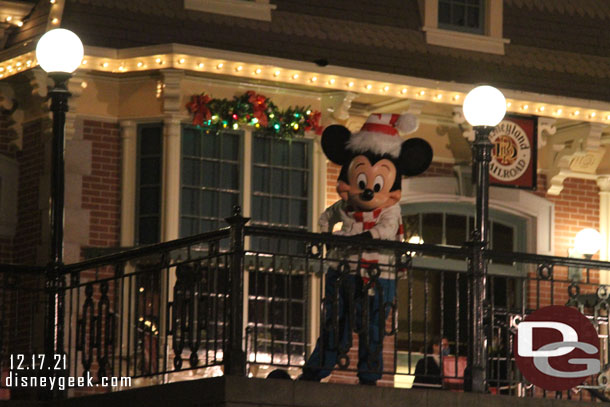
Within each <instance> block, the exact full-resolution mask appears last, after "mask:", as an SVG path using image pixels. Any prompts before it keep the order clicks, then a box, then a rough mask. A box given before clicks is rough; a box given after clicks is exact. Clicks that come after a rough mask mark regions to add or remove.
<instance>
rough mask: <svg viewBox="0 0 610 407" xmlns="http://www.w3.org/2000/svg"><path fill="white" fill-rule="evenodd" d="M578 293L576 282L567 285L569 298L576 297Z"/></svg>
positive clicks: (578, 287)
mask: <svg viewBox="0 0 610 407" xmlns="http://www.w3.org/2000/svg"><path fill="white" fill-rule="evenodd" d="M578 294H580V286H579V285H578V284H576V283H572V284H570V285H569V286H568V295H569V296H570V298H571V299H576V297H577V296H578Z"/></svg>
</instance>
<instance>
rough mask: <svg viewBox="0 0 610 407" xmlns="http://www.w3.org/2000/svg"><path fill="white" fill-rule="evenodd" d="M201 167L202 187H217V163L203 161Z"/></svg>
mask: <svg viewBox="0 0 610 407" xmlns="http://www.w3.org/2000/svg"><path fill="white" fill-rule="evenodd" d="M201 166H202V177H203V179H202V183H201V186H203V187H213V188H215V187H218V175H219V174H218V169H219V168H218V167H219V165H218V163H217V162H214V161H208V160H203V161H202V162H201Z"/></svg>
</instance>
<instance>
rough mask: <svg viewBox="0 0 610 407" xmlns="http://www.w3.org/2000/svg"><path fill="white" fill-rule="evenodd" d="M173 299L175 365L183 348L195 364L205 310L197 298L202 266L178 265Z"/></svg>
mask: <svg viewBox="0 0 610 407" xmlns="http://www.w3.org/2000/svg"><path fill="white" fill-rule="evenodd" d="M176 277H177V279H176V285H175V286H174V301H173V303H172V326H173V328H172V331H171V332H172V335H173V350H174V367H175V368H176V369H178V370H179V369H181V368H182V352H183V351H184V348H185V347H188V349H189V350H190V351H191V354H190V356H189V364H190V365H191V367H197V365H198V363H199V357H198V354H197V352H198V351H199V348H200V347H201V339H202V338H201V326H202V324H203V319H202V318H203V316H204V312H205V310H204V309H201V308H202V307H201V305H202V304H203V303H202V302H201V301H200V286H201V284H200V282H201V279H202V271H201V265H200V264H199V263H194V264H192V265H181V266H178V268H177V270H176Z"/></svg>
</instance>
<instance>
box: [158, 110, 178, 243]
mask: <svg viewBox="0 0 610 407" xmlns="http://www.w3.org/2000/svg"><path fill="white" fill-rule="evenodd" d="M180 131H181V120H180V118H177V117H173V116H169V117H167V118H166V119H165V120H164V121H163V180H162V190H163V192H162V193H161V197H162V198H161V241H164V242H167V241H169V240H174V239H177V238H178V233H179V224H180Z"/></svg>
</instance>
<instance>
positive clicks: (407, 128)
mask: <svg viewBox="0 0 610 407" xmlns="http://www.w3.org/2000/svg"><path fill="white" fill-rule="evenodd" d="M417 127H418V123H417V118H416V117H415V116H413V115H411V114H404V115H397V114H373V115H371V116H370V117H369V118H368V119H367V121H366V123H365V124H364V125H363V126H362V129H361V130H360V131H359V132H358V133H355V134H351V133H350V131H349V130H348V129H347V128H345V127H343V126H341V125H332V126H329V127H327V128H326V129H325V130H324V133H323V134H322V149H323V150H324V154H325V155H326V156H327V157H328V159H329V160H331V161H332V162H334V163H335V164H338V165H340V166H341V172H340V174H339V178H338V180H337V193H338V194H339V196H340V197H341V199H340V200H339V201H337V202H336V203H335V204H333V205H332V206H330V207H328V208H327V209H326V210H325V211H324V213H322V215H321V216H320V219H319V222H318V224H319V226H320V231H321V232H322V233H328V232H331V231H332V230H333V226H334V225H335V224H337V223H339V222H341V223H342V226H341V229H340V230H338V231H335V232H333V233H334V234H337V235H343V236H356V237H358V238H374V239H387V240H402V235H403V227H402V216H401V211H400V205H399V204H398V202H399V201H400V197H401V176H403V175H405V176H413V175H417V174H421V173H422V172H424V171H425V170H426V169H427V168H428V166H429V165H430V162H431V161H432V148H431V147H430V145H429V144H428V143H427V142H426V141H424V140H422V139H419V138H411V139H408V140H404V139H403V138H401V137H400V135H399V132H402V133H404V134H409V133H412V132H414V131H415V130H417ZM327 258H329V259H331V258H332V259H344V260H347V263H346V262H345V261H343V262H342V264H343V266H338V262H328V264H329V268H328V271H327V273H326V284H325V298H324V313H325V315H324V321H325V323H324V325H323V326H322V328H321V331H322V332H321V335H320V338H318V341H317V343H316V348H315V349H314V351H313V353H312V354H311V356H310V357H309V359H308V360H307V362H306V363H305V365H304V367H303V375H302V376H301V379H302V380H311V381H319V380H321V379H323V378H324V377H326V376H328V375H329V374H330V373H331V371H332V369H333V367H334V366H335V364H336V363H337V361H339V364H340V365H341V366H345V367H346V366H347V365H348V364H349V359H348V357H347V352H348V351H349V348H350V347H351V339H352V336H351V335H352V331H353V330H355V331H356V332H358V333H359V349H358V378H359V379H360V383H361V384H369V385H375V384H376V382H377V380H379V379H380V378H381V372H382V371H383V360H382V345H383V329H384V326H385V319H386V318H387V315H388V313H389V309H388V307H386V305H385V304H387V303H388V302H390V303H391V302H393V301H394V293H395V287H396V285H395V280H394V279H395V273H394V268H393V267H392V266H391V265H392V264H393V261H394V259H393V255H392V253H388V252H387V251H385V252H384V251H383V250H378V251H373V250H359V249H357V248H341V249H332V250H330V252H329V253H328V255H327ZM345 264H348V265H349V273H346V272H345V271H346V270H345V268H346V266H345ZM359 266H360V267H359ZM341 268H342V270H341V271H340V270H339V269H341ZM373 269H374V270H375V274H376V273H379V274H378V275H377V276H375V277H373V280H374V281H370V278H371V276H372V274H373V273H372V270H373ZM367 308H368V312H364V311H366V310H367ZM381 312H383V314H384V316H383V318H380V313H381ZM354 314H355V318H352V316H353V315H354ZM367 314H368V315H367ZM363 317H364V318H363ZM366 319H368V329H366V327H365V329H362V328H363V325H364V324H366V322H364V323H363V321H366ZM353 320H354V321H355V325H356V326H355V327H353V326H352V321H353ZM336 322H338V326H337V323H336Z"/></svg>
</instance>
